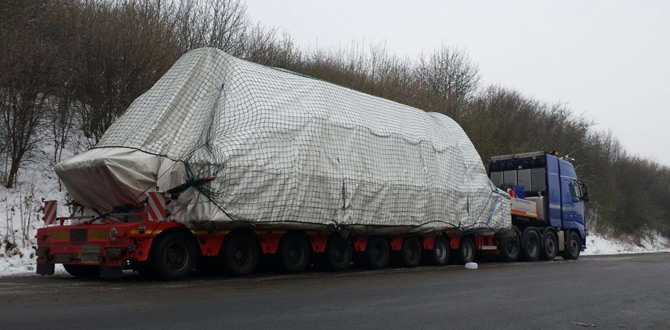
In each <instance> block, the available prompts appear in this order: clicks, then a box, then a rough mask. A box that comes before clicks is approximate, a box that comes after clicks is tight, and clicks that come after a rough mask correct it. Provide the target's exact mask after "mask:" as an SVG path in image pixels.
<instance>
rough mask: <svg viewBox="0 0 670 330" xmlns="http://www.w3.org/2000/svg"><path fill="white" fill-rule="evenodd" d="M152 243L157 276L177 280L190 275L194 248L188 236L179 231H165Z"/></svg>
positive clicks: (194, 257)
mask: <svg viewBox="0 0 670 330" xmlns="http://www.w3.org/2000/svg"><path fill="white" fill-rule="evenodd" d="M154 244H156V245H155V246H154V249H153V250H154V251H152V253H153V256H152V260H153V265H154V267H155V271H156V275H158V277H160V278H161V279H164V280H177V279H182V278H185V277H187V276H189V275H191V273H192V272H193V267H195V259H196V250H195V244H193V242H192V241H191V238H190V237H188V236H187V235H186V234H184V233H180V232H174V231H173V232H167V233H165V234H164V235H163V236H161V237H159V238H158V240H157V242H155V243H154Z"/></svg>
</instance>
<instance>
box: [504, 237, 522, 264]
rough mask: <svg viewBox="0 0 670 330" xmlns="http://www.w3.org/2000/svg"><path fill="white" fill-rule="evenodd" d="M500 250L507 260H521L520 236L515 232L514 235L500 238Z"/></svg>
mask: <svg viewBox="0 0 670 330" xmlns="http://www.w3.org/2000/svg"><path fill="white" fill-rule="evenodd" d="M500 252H501V254H502V258H503V260H504V261H506V262H515V261H517V260H519V254H520V253H521V244H520V243H519V236H517V235H516V234H514V236H512V237H505V238H502V239H500Z"/></svg>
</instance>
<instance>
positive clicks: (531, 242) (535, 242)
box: [521, 230, 540, 261]
mask: <svg viewBox="0 0 670 330" xmlns="http://www.w3.org/2000/svg"><path fill="white" fill-rule="evenodd" d="M523 240H524V244H523V248H522V249H521V253H522V254H523V259H524V260H526V261H536V260H537V259H538V258H539V257H540V235H539V234H538V233H537V231H536V230H527V231H526V233H525V234H524V236H523Z"/></svg>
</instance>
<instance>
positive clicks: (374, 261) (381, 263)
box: [363, 236, 391, 269]
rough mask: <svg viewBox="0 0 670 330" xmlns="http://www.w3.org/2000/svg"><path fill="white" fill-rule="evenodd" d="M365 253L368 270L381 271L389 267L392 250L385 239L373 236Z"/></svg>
mask: <svg viewBox="0 0 670 330" xmlns="http://www.w3.org/2000/svg"><path fill="white" fill-rule="evenodd" d="M363 253H364V260H365V263H366V266H367V267H368V268H371V269H380V268H384V267H386V266H388V264H389V258H390V256H391V248H390V247H389V243H388V241H387V240H386V239H385V238H384V237H380V236H373V237H371V238H370V239H369V240H368V245H367V247H366V248H365V252H363Z"/></svg>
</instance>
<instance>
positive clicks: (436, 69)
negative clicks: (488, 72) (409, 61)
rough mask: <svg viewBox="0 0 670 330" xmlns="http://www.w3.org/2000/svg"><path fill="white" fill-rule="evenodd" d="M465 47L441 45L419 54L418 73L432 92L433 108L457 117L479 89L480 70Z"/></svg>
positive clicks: (431, 106)
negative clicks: (427, 52)
mask: <svg viewBox="0 0 670 330" xmlns="http://www.w3.org/2000/svg"><path fill="white" fill-rule="evenodd" d="M478 71H479V70H478V69H477V66H476V65H475V64H473V63H472V62H471V61H470V59H469V58H468V55H467V53H466V52H465V51H462V50H459V49H457V48H455V47H447V46H442V48H440V49H438V50H435V51H433V52H431V53H429V54H428V55H427V56H426V55H421V56H420V57H419V65H418V68H417V75H418V77H419V79H420V80H421V81H422V82H423V84H424V85H425V86H426V89H427V90H428V92H429V93H430V100H431V102H430V104H428V107H429V108H430V110H434V111H439V112H442V113H445V114H447V115H449V116H452V117H455V118H454V119H458V117H460V115H461V111H462V110H463V105H464V104H465V102H467V101H469V100H470V99H471V98H472V97H473V96H474V93H475V91H476V90H477V86H478V83H479V73H478Z"/></svg>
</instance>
